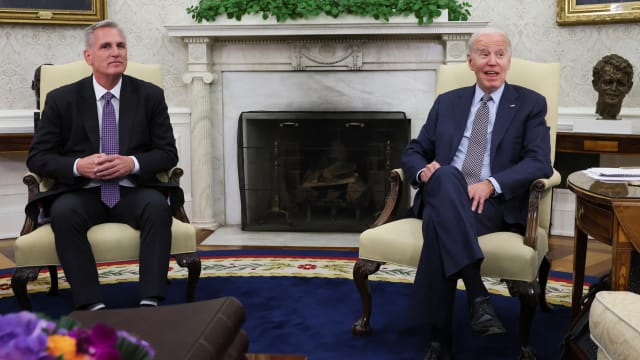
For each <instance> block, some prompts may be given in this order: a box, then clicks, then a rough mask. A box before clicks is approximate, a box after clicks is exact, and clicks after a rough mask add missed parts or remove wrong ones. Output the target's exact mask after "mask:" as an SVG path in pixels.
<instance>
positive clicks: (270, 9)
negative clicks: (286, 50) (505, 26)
mask: <svg viewBox="0 0 640 360" xmlns="http://www.w3.org/2000/svg"><path fill="white" fill-rule="evenodd" d="M470 8H471V4H470V3H468V2H466V1H462V2H460V1H458V0H200V1H199V3H198V5H194V6H190V7H189V8H187V13H188V14H191V17H192V18H193V19H194V20H195V21H197V22H199V23H201V22H202V21H215V20H216V18H218V16H226V17H227V18H229V19H236V20H238V21H240V20H241V19H242V17H243V16H244V15H256V14H261V15H262V19H264V20H267V19H269V18H270V17H275V18H276V20H277V21H278V22H285V21H287V20H298V19H309V18H313V17H317V16H323V15H326V16H330V17H333V18H337V17H339V16H341V15H355V16H362V17H368V18H373V19H375V20H381V21H389V19H390V18H391V17H394V16H404V17H407V16H410V15H413V16H415V18H416V20H417V22H418V24H419V25H423V24H431V23H432V22H433V20H434V19H436V18H438V17H439V16H440V15H441V14H442V13H443V11H445V10H446V11H447V12H448V20H451V21H466V20H468V18H469V16H470V15H471V12H470Z"/></svg>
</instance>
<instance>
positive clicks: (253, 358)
mask: <svg viewBox="0 0 640 360" xmlns="http://www.w3.org/2000/svg"><path fill="white" fill-rule="evenodd" d="M308 359H309V358H307V357H306V356H304V355H287V354H247V360H308Z"/></svg>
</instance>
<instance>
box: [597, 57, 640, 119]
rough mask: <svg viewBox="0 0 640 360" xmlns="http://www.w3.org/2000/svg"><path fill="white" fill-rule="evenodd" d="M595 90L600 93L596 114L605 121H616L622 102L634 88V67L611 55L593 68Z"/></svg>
mask: <svg viewBox="0 0 640 360" xmlns="http://www.w3.org/2000/svg"><path fill="white" fill-rule="evenodd" d="M591 84H592V85H593V88H594V89H595V90H596V92H598V102H597V103H596V113H597V114H598V115H600V116H601V118H602V119H605V120H616V119H618V114H620V109H621V108H622V100H623V99H624V97H625V96H626V95H627V94H628V93H629V91H631V87H632V86H633V66H631V63H630V62H629V61H627V59H625V58H623V57H622V56H619V55H616V54H610V55H607V56H605V57H603V58H602V59H600V60H599V61H598V62H597V63H596V65H595V66H594V67H593V80H592V82H591Z"/></svg>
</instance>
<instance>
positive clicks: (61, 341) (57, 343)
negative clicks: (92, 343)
mask: <svg viewBox="0 0 640 360" xmlns="http://www.w3.org/2000/svg"><path fill="white" fill-rule="evenodd" d="M47 352H48V353H49V354H51V355H54V356H56V357H59V356H62V359H64V360H84V359H88V357H87V356H86V354H77V353H76V339H74V338H72V337H71V336H66V335H51V336H49V341H48V344H47Z"/></svg>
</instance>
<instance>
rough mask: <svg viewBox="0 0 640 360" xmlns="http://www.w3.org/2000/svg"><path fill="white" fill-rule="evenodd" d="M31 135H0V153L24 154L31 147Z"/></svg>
mask: <svg viewBox="0 0 640 360" xmlns="http://www.w3.org/2000/svg"><path fill="white" fill-rule="evenodd" d="M32 138H33V134H31V133H24V134H0V153H3V152H26V151H29V147H30V146H31V139H32Z"/></svg>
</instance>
